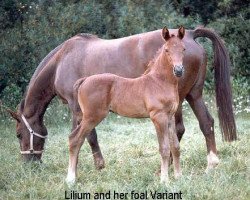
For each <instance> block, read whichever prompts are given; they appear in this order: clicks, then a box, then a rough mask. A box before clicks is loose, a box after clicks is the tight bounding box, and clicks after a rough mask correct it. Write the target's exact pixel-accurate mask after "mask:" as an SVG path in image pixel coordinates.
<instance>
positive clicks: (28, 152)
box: [20, 115, 47, 154]
mask: <svg viewBox="0 0 250 200" xmlns="http://www.w3.org/2000/svg"><path fill="white" fill-rule="evenodd" d="M21 117H22V120H23V122H24V124H25V126H26V128H27V129H28V130H29V132H30V149H29V150H28V151H20V152H21V154H42V153H43V150H41V151H35V150H34V149H33V137H34V135H35V136H37V137H40V138H43V139H46V138H47V136H43V135H40V134H38V133H36V132H34V131H33V129H32V128H31V127H30V125H29V123H28V121H27V120H26V118H25V117H24V115H22V116H21Z"/></svg>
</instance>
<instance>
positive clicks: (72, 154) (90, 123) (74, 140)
mask: <svg viewBox="0 0 250 200" xmlns="http://www.w3.org/2000/svg"><path fill="white" fill-rule="evenodd" d="M106 115H107V114H105V115H99V116H95V117H92V116H88V117H85V116H83V119H82V121H81V123H80V125H79V126H78V127H77V128H76V129H75V130H74V131H73V132H72V133H71V134H70V136H69V167H68V175H67V178H66V182H67V183H68V184H73V183H74V182H75V179H76V169H77V162H78V155H79V151H80V148H81V146H82V144H83V142H84V140H85V138H86V137H87V135H88V134H89V133H90V131H91V130H92V129H93V128H94V127H95V126H96V125H97V124H98V123H99V122H100V121H102V119H104V118H105V116H106Z"/></svg>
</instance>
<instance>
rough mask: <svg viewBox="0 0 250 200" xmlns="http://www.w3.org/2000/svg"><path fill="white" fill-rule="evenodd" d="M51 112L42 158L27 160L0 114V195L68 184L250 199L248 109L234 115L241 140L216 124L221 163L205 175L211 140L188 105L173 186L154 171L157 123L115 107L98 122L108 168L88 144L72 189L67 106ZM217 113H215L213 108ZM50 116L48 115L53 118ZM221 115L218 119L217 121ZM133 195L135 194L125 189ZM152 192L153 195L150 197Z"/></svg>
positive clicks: (52, 194) (53, 194)
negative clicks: (228, 138) (99, 165)
mask: <svg viewBox="0 0 250 200" xmlns="http://www.w3.org/2000/svg"><path fill="white" fill-rule="evenodd" d="M50 112H52V111H48V114H47V118H46V122H47V125H48V131H49V138H48V140H47V143H46V152H45V153H44V156H43V163H42V164H38V163H28V164H24V163H22V161H21V160H20V155H19V144H18V141H17V139H16V138H15V125H14V122H12V121H10V120H7V119H4V120H2V121H0V130H1V134H0V152H1V153H0V199H1V200H5V199H13V200H14V199H20V200H21V199H32V200H33V199H53V200H54V199H64V193H65V190H66V191H70V190H76V191H78V192H89V193H91V195H94V193H97V192H108V191H111V194H112V193H113V192H114V191H116V192H119V193H125V192H128V193H129V194H130V193H131V191H133V190H134V191H137V192H144V191H150V190H151V191H158V192H165V191H166V190H167V191H168V192H179V191H181V192H182V194H183V195H182V197H183V199H211V200H214V199H220V200H221V199H250V187H249V185H250V184H249V183H250V178H249V176H250V170H249V164H250V163H249V160H250V158H249V156H250V151H249V140H250V122H249V120H250V115H249V114H246V113H242V114H241V115H238V116H237V117H236V120H237V125H238V135H239V140H238V141H236V142H233V143H231V144H229V143H224V142H222V140H221V135H220V134H219V128H218V124H216V125H215V130H216V141H217V149H218V153H219V158H220V161H221V162H220V164H219V165H218V167H217V168H216V169H214V170H212V171H210V172H209V173H208V174H206V173H205V169H206V164H207V161H206V145H205V140H204V137H203V135H202V133H201V131H200V129H199V126H198V122H197V120H196V119H195V117H194V115H193V114H192V113H190V110H189V109H187V110H185V115H184V116H185V117H184V122H185V127H186V133H185V135H184V137H183V140H182V141H181V165H182V170H183V176H182V177H181V178H180V179H179V180H174V178H173V169H172V167H171V169H170V186H169V187H168V188H166V187H165V186H164V185H161V184H160V180H159V177H157V176H156V175H155V172H156V170H157V169H158V168H159V166H160V155H159V153H158V144H157V140H156V135H155V130H154V127H153V125H152V124H151V122H150V121H149V120H147V119H146V120H145V119H143V120H141V119H140V120H137V119H128V118H120V117H119V118H118V117H117V116H116V115H114V114H110V115H109V117H108V118H107V119H105V120H104V121H103V122H102V123H101V124H100V125H99V126H98V127H97V130H98V138H99V143H100V146H101V150H102V153H103V156H104V158H105V161H106V167H105V169H103V170H101V171H97V170H95V168H94V164H93V157H92V155H91V151H90V148H89V145H88V144H87V143H84V145H83V147H82V149H81V153H80V160H79V164H78V181H77V183H76V185H75V186H74V187H72V188H68V187H67V185H66V184H65V182H64V180H65V177H66V173H67V165H68V145H67V144H68V141H67V139H68V134H69V133H70V127H71V125H70V123H69V122H68V117H67V116H68V113H67V112H66V114H65V116H66V117H65V119H62V120H61V121H60V122H59V123H56V120H55V117H51V116H50ZM213 116H215V115H214V114H213ZM49 119H51V120H49ZM216 122H217V120H216ZM128 197H130V196H128ZM149 199H150V198H149Z"/></svg>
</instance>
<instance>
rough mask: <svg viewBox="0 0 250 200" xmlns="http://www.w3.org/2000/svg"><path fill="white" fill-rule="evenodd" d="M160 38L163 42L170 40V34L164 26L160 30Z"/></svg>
mask: <svg viewBox="0 0 250 200" xmlns="http://www.w3.org/2000/svg"><path fill="white" fill-rule="evenodd" d="M162 37H163V39H164V40H168V39H169V38H170V34H169V31H168V29H167V27H166V26H165V27H164V28H163V29H162Z"/></svg>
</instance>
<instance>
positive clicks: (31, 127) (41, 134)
mask: <svg viewBox="0 0 250 200" xmlns="http://www.w3.org/2000/svg"><path fill="white" fill-rule="evenodd" d="M23 106H24V101H22V102H21V104H20V107H19V109H18V111H17V112H14V111H11V110H8V112H9V113H10V114H11V116H12V117H13V118H14V119H15V120H16V136H17V138H18V140H19V144H20V153H21V155H22V159H23V160H24V161H31V160H41V157H42V153H43V148H44V143H45V138H46V136H47V129H46V127H45V126H44V125H43V123H42V122H41V121H40V120H39V118H37V117H35V116H33V117H27V116H24V114H22V113H23V112H22V111H23Z"/></svg>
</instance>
